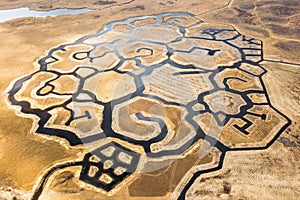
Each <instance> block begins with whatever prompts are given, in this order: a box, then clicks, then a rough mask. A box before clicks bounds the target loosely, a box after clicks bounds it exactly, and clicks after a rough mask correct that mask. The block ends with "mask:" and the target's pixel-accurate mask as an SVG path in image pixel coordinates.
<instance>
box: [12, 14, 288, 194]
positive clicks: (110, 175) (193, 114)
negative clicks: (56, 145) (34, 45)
mask: <svg viewBox="0 0 300 200" xmlns="http://www.w3.org/2000/svg"><path fill="white" fill-rule="evenodd" d="M261 61H263V52H262V42H261V41H259V40H256V39H254V38H249V37H247V36H245V35H242V34H241V33H239V32H238V31H237V30H235V29H234V28H233V27H230V26H228V25H226V26H224V25H218V24H210V23H205V22H203V21H201V20H199V19H197V18H195V17H194V16H193V15H192V14H189V13H164V14H159V15H155V16H144V17H135V18H129V19H127V20H124V21H120V22H113V23H110V24H107V25H106V26H105V28H104V30H102V31H101V32H99V33H97V34H95V35H92V36H87V37H84V38H81V39H79V40H77V41H76V42H74V43H72V44H66V45H61V46H59V47H56V48H53V49H51V50H50V51H49V53H48V54H47V55H46V56H45V57H43V58H41V59H40V60H39V61H38V64H39V66H40V69H39V70H38V71H36V72H34V73H32V74H30V75H28V76H24V77H22V78H20V79H18V80H16V81H15V82H14V83H13V84H12V86H11V89H10V91H9V92H8V98H9V100H10V102H11V103H12V105H14V106H17V107H19V108H21V112H22V113H24V114H30V115H32V116H36V117H37V118H38V121H36V127H37V129H36V132H37V133H39V134H44V135H50V136H57V137H60V138H64V139H66V140H67V141H68V142H69V143H70V145H71V146H76V145H80V144H89V143H93V142H95V141H98V140H103V141H106V142H105V145H100V146H95V145H94V146H93V145H92V146H93V148H92V149H91V150H90V153H88V154H87V155H86V156H85V158H84V160H83V162H82V163H83V164H82V172H81V175H80V179H81V180H82V181H84V182H87V183H89V184H91V185H94V186H95V187H98V188H101V189H103V190H105V191H110V190H112V189H113V188H114V187H115V186H116V185H118V184H119V183H120V182H121V181H122V180H124V179H125V178H126V177H128V176H130V175H131V174H132V173H135V172H143V169H145V168H146V167H145V166H147V163H148V162H150V161H151V162H157V163H160V162H161V161H163V160H164V158H168V157H169V159H171V160H176V159H178V158H180V156H181V155H182V154H183V153H185V152H187V151H188V150H189V149H190V148H192V147H193V146H194V145H195V144H198V145H200V146H201V145H203V142H205V141H206V142H208V143H209V144H210V146H211V147H213V148H216V149H218V150H219V151H220V152H221V155H222V156H221V159H220V161H219V162H220V163H219V165H218V167H217V168H216V169H219V168H221V167H222V162H223V158H224V155H225V153H226V152H227V151H231V150H247V149H249V150H251V149H263V148H267V147H268V146H269V145H270V144H271V143H272V142H273V141H274V140H275V139H276V138H277V137H278V136H279V134H280V133H281V132H282V131H283V130H284V129H285V128H286V127H287V126H288V125H289V123H290V120H289V119H288V118H287V117H286V116H284V115H283V114H282V113H281V112H279V111H278V110H276V109H275V108H274V107H273V106H272V105H271V103H270V100H269V97H268V94H267V91H266V88H265V86H264V83H263V79H262V77H263V75H264V74H265V73H266V70H265V69H264V68H263V67H262V66H261V65H260V62H261ZM17 107H16V108H17ZM120 141H122V142H120ZM96 144H99V143H96ZM201 173H202V172H201V171H198V172H197V173H194V176H193V177H192V178H191V180H190V181H189V182H188V183H187V185H186V186H184V188H183V190H182V193H181V196H180V197H183V196H184V195H185V193H186V191H187V189H188V188H189V186H190V185H191V183H192V182H193V180H195V177H197V176H199V175H200V174H201ZM180 197H179V198H180Z"/></svg>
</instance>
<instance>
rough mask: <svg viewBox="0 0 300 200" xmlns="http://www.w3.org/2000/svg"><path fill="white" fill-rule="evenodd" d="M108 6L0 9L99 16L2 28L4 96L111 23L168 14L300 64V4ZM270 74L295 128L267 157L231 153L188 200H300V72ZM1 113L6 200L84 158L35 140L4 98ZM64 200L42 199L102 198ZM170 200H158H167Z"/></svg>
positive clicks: (283, 69)
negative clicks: (55, 53)
mask: <svg viewBox="0 0 300 200" xmlns="http://www.w3.org/2000/svg"><path fill="white" fill-rule="evenodd" d="M103 2H104V1H92V0H89V1H85V3H82V2H81V1H72V3H69V2H66V1H38V2H37V1H34V2H33V1H1V2H0V6H1V9H10V8H17V7H23V6H29V7H30V8H34V9H38V10H48V9H53V8H60V7H67V8H79V7H88V8H91V9H95V11H93V12H88V13H85V14H82V15H80V17H79V16H73V15H65V16H58V17H55V18H51V17H47V18H38V19H34V18H24V19H16V20H12V21H8V22H5V23H1V24H0V41H1V45H0V52H1V54H0V71H1V73H0V92H1V94H3V93H4V91H5V89H6V88H7V87H8V85H9V83H10V82H11V81H13V80H14V79H16V78H18V77H20V76H24V75H25V74H29V73H31V72H33V71H34V70H36V66H35V65H34V64H33V63H34V61H36V60H37V59H38V58H39V57H40V56H42V55H44V54H45V52H46V51H47V50H49V49H51V48H52V47H54V46H58V45H59V44H62V43H69V42H72V41H74V40H76V39H77V38H80V37H82V36H85V35H89V34H93V33H95V32H97V31H98V30H101V29H102V28H103V26H104V24H106V23H108V22H111V21H117V20H121V19H124V18H128V17H130V16H139V15H145V14H155V13H161V12H166V11H188V12H192V13H194V14H196V15H197V16H198V17H199V18H200V19H203V20H205V21H207V22H218V23H227V24H231V25H233V26H234V27H236V28H237V29H238V30H239V31H240V32H241V33H243V34H247V35H251V36H252V37H255V38H257V39H260V40H262V41H263V42H264V53H265V55H264V56H265V58H266V59H270V60H277V61H285V62H287V63H300V51H299V49H298V46H299V43H300V31H299V25H297V24H299V20H300V19H299V14H298V13H299V9H300V6H299V1H297V0H285V1H279V0H278V1H267V0H261V1H254V0H247V1H243V2H241V1H238V0H233V1H228V2H225V1H221V0H216V1H213V2H208V1H204V0H201V1H198V0H197V1H196V0H188V1H180V0H171V1H163V0H155V1H151V2H150V1H147V2H146V1H144V0H135V1H126V0H122V1H117V2H116V3H114V2H113V1H112V3H108V4H107V3H103ZM107 16H109V17H107ZM264 67H265V68H267V69H268V73H267V74H266V75H265V77H264V79H265V82H266V87H267V90H268V92H269V95H270V97H271V102H272V103H273V105H274V106H275V107H276V108H277V109H279V110H280V111H281V112H283V113H285V114H286V115H287V116H288V117H289V118H290V119H291V120H292V125H291V126H290V127H289V128H288V129H287V130H286V131H285V132H284V133H283V134H282V135H281V137H280V138H279V139H278V140H277V141H276V142H275V143H274V145H273V146H272V147H270V148H269V149H267V150H264V151H257V152H253V151H250V152H234V153H228V155H226V158H225V162H224V167H223V169H222V170H220V171H218V172H215V173H212V174H206V175H205V176H203V177H202V176H201V177H199V179H198V180H196V181H195V183H194V185H193V186H192V187H191V189H190V191H189V192H188V195H187V197H188V198H189V199H197V198H199V199H202V198H204V199H205V198H206V199H297V197H298V196H299V194H300V191H299V188H300V178H299V166H300V163H299V160H300V158H299V153H300V152H299V148H300V140H299V131H300V125H299V121H300V116H299V114H298V113H299V111H300V95H299V93H300V89H299V83H300V79H299V73H300V72H299V65H298V66H296V65H292V64H277V63H275V62H265V63H264ZM0 106H1V115H0V188H1V192H0V198H2V199H12V197H13V196H17V197H18V199H27V198H28V196H30V194H31V190H32V188H33V185H34V184H35V183H36V181H37V179H38V177H39V176H40V175H41V174H42V172H43V171H44V170H45V169H47V168H49V167H50V166H51V165H52V164H53V163H57V162H61V161H66V160H74V159H77V158H80V157H81V152H82V150H81V149H69V148H66V147H65V146H62V145H61V144H59V143H58V142H55V141H49V140H47V139H45V138H42V137H39V136H37V135H35V134H33V133H32V131H31V128H32V127H31V126H32V120H31V119H28V118H22V117H17V116H16V114H15V112H14V110H12V109H10V108H8V106H7V104H6V103H5V95H4V94H3V96H2V98H1V99H0ZM174 170H176V168H174ZM201 179H204V181H201ZM77 189H78V187H75V190H77ZM124 190H125V189H124ZM124 190H121V191H120V192H119V193H118V194H119V195H120V194H122V195H121V196H118V195H117V196H115V197H111V198H106V199H128V198H129V197H128V196H130V195H129V193H128V191H124ZM60 192H61V193H58V194H57V193H55V192H54V193H55V195H54V193H53V192H51V191H50V192H46V193H45V194H44V195H45V196H44V198H43V199H66V198H65V197H67V198H68V199H82V197H85V199H94V198H96V197H99V198H100V197H103V196H101V195H102V194H100V193H98V192H94V190H92V189H91V190H89V189H85V188H81V189H79V191H77V192H75V193H74V192H70V191H69V192H68V191H67V192H66V191H65V192H62V191H60ZM26 195H27V196H26ZM169 196H170V194H167V195H166V196H165V197H164V196H158V197H155V198H156V199H168V198H169ZM155 198H154V197H151V199H155ZM130 199H141V197H135V198H134V197H132V198H130ZM145 199H147V198H145ZM148 199H149V198H148Z"/></svg>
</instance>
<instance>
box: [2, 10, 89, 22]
mask: <svg viewBox="0 0 300 200" xmlns="http://www.w3.org/2000/svg"><path fill="white" fill-rule="evenodd" d="M90 11H92V10H91V9H88V8H78V9H70V8H59V9H55V10H49V11H37V10H30V9H29V8H28V7H22V8H15V9H9V10H0V22H6V21H9V20H13V19H18V18H23V17H56V16H59V15H76V14H82V13H86V12H90Z"/></svg>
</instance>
